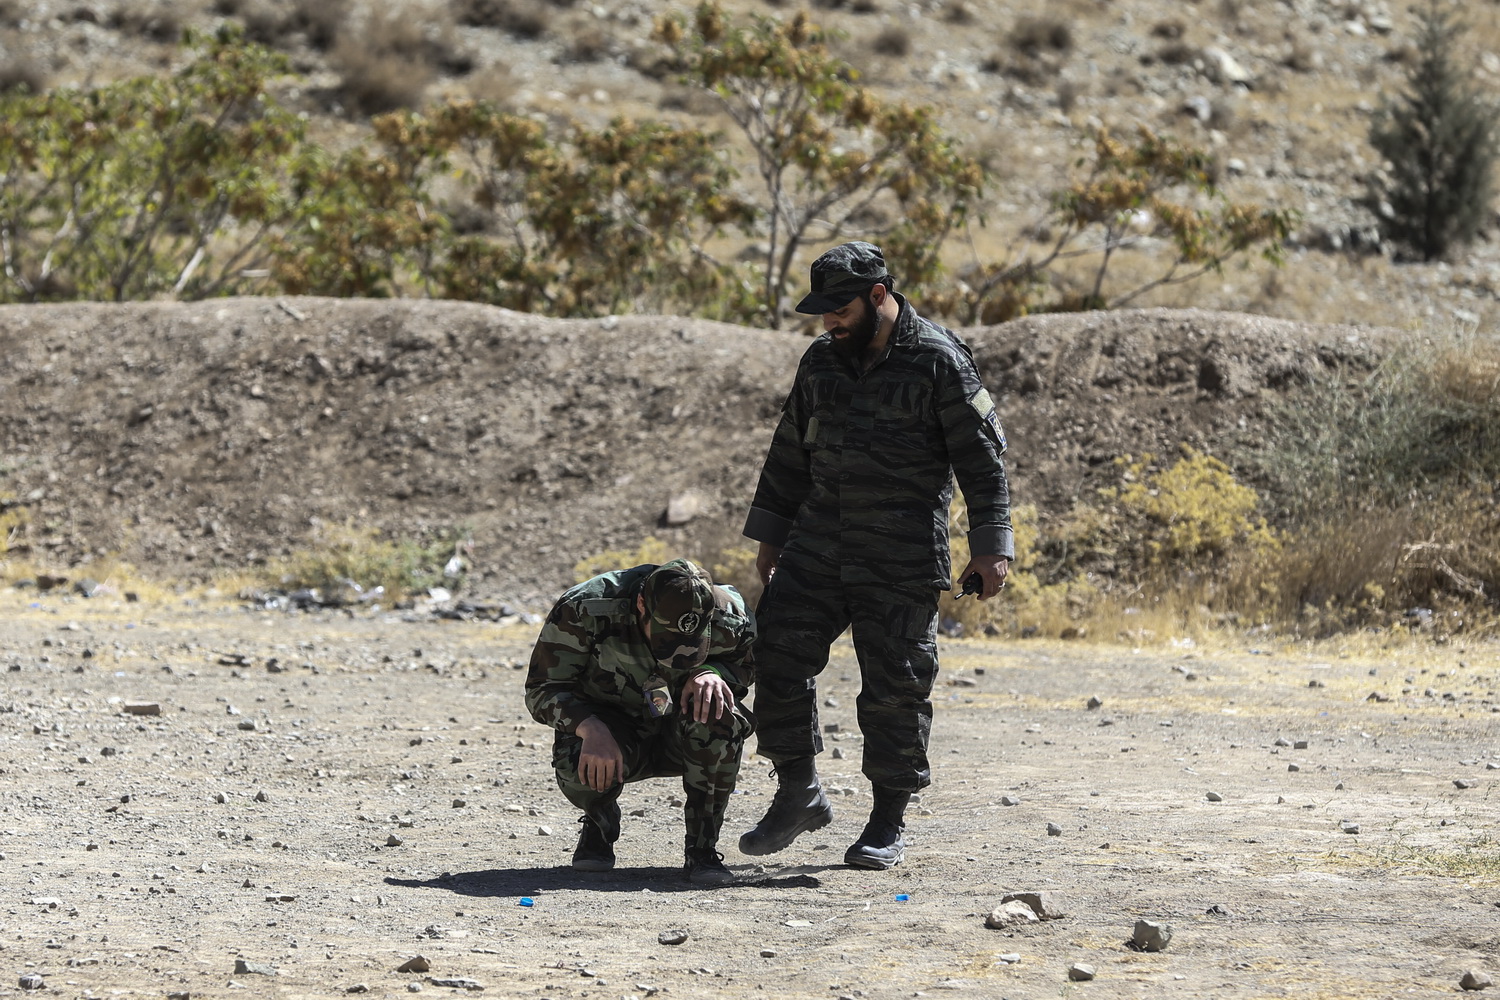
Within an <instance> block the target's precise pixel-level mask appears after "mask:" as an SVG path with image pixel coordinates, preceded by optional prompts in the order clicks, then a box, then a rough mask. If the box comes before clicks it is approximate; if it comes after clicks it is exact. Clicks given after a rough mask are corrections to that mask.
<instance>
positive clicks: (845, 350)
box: [828, 292, 880, 362]
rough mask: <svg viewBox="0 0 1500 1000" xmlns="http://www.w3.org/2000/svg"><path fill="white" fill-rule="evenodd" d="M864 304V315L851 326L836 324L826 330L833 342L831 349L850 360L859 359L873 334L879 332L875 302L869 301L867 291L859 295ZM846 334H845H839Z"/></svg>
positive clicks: (878, 317) (872, 339)
mask: <svg viewBox="0 0 1500 1000" xmlns="http://www.w3.org/2000/svg"><path fill="white" fill-rule="evenodd" d="M860 299H861V300H862V301H863V302H864V304H865V311H864V315H863V316H861V317H860V319H859V320H858V322H856V323H855V324H854V325H853V326H836V327H834V328H833V329H832V330H829V331H828V335H829V339H830V340H832V342H833V349H834V350H835V351H837V352H838V353H839V354H840V355H842V356H843V357H845V358H848V359H849V360H850V361H856V362H857V361H861V360H863V359H864V357H865V355H866V354H867V353H868V352H869V350H870V345H871V344H872V343H874V342H875V334H877V333H878V332H880V316H879V315H878V314H877V313H876V312H875V303H873V302H871V301H870V294H869V293H868V292H866V293H864V294H863V295H861V296H860ZM840 334H847V336H840Z"/></svg>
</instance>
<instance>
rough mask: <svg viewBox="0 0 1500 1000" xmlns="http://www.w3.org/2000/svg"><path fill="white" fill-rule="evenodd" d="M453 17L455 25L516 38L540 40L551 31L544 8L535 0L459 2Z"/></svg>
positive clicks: (549, 17) (471, 0)
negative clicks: (494, 30) (498, 31)
mask: <svg viewBox="0 0 1500 1000" xmlns="http://www.w3.org/2000/svg"><path fill="white" fill-rule="evenodd" d="M453 16H454V18H455V19H456V20H457V21H458V23H459V24H466V25H469V26H470V27H474V28H498V29H499V30H501V31H504V32H508V33H509V34H512V35H515V36H516V37H517V38H526V39H535V38H540V37H541V36H542V35H544V34H546V33H547V30H548V28H549V27H551V15H550V14H549V13H548V11H547V8H546V7H545V6H543V5H542V4H540V3H537V2H535V0H460V2H459V3H457V4H455V5H454V15H453Z"/></svg>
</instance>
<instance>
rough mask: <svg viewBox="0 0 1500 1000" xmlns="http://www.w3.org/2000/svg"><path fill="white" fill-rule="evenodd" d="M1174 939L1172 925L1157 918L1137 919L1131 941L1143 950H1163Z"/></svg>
mask: <svg viewBox="0 0 1500 1000" xmlns="http://www.w3.org/2000/svg"><path fill="white" fill-rule="evenodd" d="M1171 940H1172V925H1171V924H1165V923H1159V922H1158V921H1155V920H1137V921H1136V922H1135V930H1134V932H1132V933H1131V935H1130V943H1131V944H1132V945H1133V946H1135V947H1136V948H1139V949H1140V950H1141V951H1161V950H1162V949H1163V948H1165V947H1166V946H1167V943H1168V942H1170V941H1171Z"/></svg>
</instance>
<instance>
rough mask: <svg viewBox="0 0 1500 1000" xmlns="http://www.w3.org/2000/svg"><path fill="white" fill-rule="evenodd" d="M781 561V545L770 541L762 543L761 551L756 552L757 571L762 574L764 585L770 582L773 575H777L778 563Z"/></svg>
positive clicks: (761, 581)
mask: <svg viewBox="0 0 1500 1000" xmlns="http://www.w3.org/2000/svg"><path fill="white" fill-rule="evenodd" d="M780 561H781V546H780V545H772V544H771V543H770V542H761V543H760V551H759V552H757V553H756V554H755V572H757V573H759V574H760V585H761V586H762V587H764V586H765V585H766V584H768V583H770V582H771V577H773V576H775V575H776V564H777V563H778V562H780Z"/></svg>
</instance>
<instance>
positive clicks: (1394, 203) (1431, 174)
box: [1367, 0, 1500, 261]
mask: <svg viewBox="0 0 1500 1000" xmlns="http://www.w3.org/2000/svg"><path fill="white" fill-rule="evenodd" d="M1455 10H1456V8H1454V7H1453V6H1451V5H1449V4H1448V3H1446V2H1441V0H1429V2H1428V3H1427V5H1426V6H1425V7H1423V8H1420V9H1419V10H1418V11H1417V20H1418V26H1419V34H1418V37H1417V44H1416V54H1415V59H1414V60H1413V61H1412V62H1411V64H1410V65H1409V66H1408V67H1407V74H1406V83H1407V91H1406V93H1404V94H1403V95H1401V97H1400V98H1399V99H1398V100H1387V101H1386V102H1385V103H1384V104H1383V105H1382V106H1381V108H1380V109H1379V111H1377V112H1376V114H1375V115H1374V117H1373V118H1372V120H1371V125H1370V144H1371V145H1372V146H1374V147H1375V149H1376V150H1377V151H1378V152H1379V153H1380V154H1381V155H1382V156H1383V157H1385V159H1386V161H1387V162H1388V163H1389V164H1390V173H1389V174H1388V175H1384V176H1382V175H1376V179H1375V185H1374V190H1373V191H1372V193H1371V196H1370V198H1369V199H1368V201H1367V204H1368V205H1369V206H1370V207H1371V208H1373V209H1374V210H1375V212H1376V217H1377V219H1378V220H1379V223H1380V228H1381V230H1382V231H1383V232H1384V234H1385V235H1386V236H1387V237H1388V238H1390V239H1391V240H1393V241H1395V242H1396V243H1397V244H1398V245H1399V246H1400V247H1402V248H1404V249H1406V250H1407V251H1409V252H1411V253H1412V254H1414V255H1415V256H1417V257H1419V258H1421V259H1422V260H1424V261H1430V260H1436V259H1438V258H1441V257H1444V256H1446V255H1447V254H1448V253H1449V251H1450V250H1452V249H1454V248H1456V247H1459V246H1462V245H1464V244H1467V243H1469V242H1471V241H1472V240H1473V239H1474V237H1475V236H1476V235H1477V234H1478V232H1479V231H1480V229H1481V228H1482V227H1484V226H1485V225H1487V224H1488V220H1489V217H1490V207H1491V206H1490V202H1491V201H1492V198H1493V194H1494V167H1495V160H1496V158H1497V155H1500V148H1497V131H1496V126H1497V122H1500V117H1497V112H1496V109H1495V107H1494V105H1493V104H1492V103H1491V102H1490V101H1489V100H1488V99H1487V98H1486V97H1484V96H1482V95H1481V93H1480V92H1479V90H1478V89H1477V87H1476V86H1475V85H1474V83H1473V82H1472V79H1471V72H1470V71H1468V70H1466V69H1463V68H1461V67H1460V66H1459V65H1458V62H1457V48H1458V45H1459V40H1460V39H1461V38H1462V37H1463V36H1464V34H1465V33H1466V32H1467V27H1466V26H1465V25H1464V24H1463V23H1462V22H1461V21H1459V20H1458V19H1457V17H1456V16H1455Z"/></svg>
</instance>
